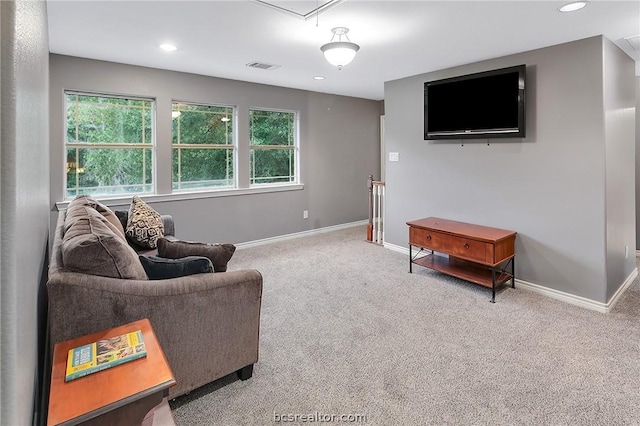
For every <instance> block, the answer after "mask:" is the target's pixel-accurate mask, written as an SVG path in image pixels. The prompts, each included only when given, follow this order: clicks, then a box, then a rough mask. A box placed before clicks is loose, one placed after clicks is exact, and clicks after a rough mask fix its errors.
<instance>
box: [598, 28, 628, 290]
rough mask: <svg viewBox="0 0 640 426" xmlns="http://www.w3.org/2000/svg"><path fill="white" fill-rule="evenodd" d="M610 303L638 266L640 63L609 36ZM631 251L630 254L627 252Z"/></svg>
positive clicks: (606, 96)
mask: <svg viewBox="0 0 640 426" xmlns="http://www.w3.org/2000/svg"><path fill="white" fill-rule="evenodd" d="M603 42H604V43H603V52H604V84H603V86H604V124H605V156H606V164H605V170H606V193H605V194H606V212H607V213H606V214H607V217H606V225H607V227H606V235H607V293H606V296H607V300H609V299H610V298H611V296H613V295H614V294H615V292H616V291H617V290H618V288H620V283H622V282H624V280H625V279H626V278H627V277H628V276H629V275H630V274H631V272H632V271H633V269H634V268H635V267H636V262H635V253H634V250H633V248H634V247H635V246H636V241H635V236H636V230H635V226H636V224H635V216H636V200H635V195H636V194H635V155H636V154H635V103H636V97H635V63H634V62H633V61H632V60H631V59H630V58H629V56H628V55H627V54H626V53H624V52H623V51H622V50H620V49H619V48H618V47H617V46H616V45H615V44H613V43H612V42H611V41H609V40H607V39H604V38H603ZM625 247H626V250H625Z"/></svg>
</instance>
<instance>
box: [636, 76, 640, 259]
mask: <svg viewBox="0 0 640 426" xmlns="http://www.w3.org/2000/svg"><path fill="white" fill-rule="evenodd" d="M636 250H640V75H639V76H636Z"/></svg>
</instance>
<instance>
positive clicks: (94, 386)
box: [47, 319, 176, 425]
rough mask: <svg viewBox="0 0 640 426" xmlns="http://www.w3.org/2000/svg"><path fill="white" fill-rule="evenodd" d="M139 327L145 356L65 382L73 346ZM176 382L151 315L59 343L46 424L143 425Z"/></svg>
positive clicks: (56, 350) (54, 354)
mask: <svg viewBox="0 0 640 426" xmlns="http://www.w3.org/2000/svg"><path fill="white" fill-rule="evenodd" d="M136 330H142V335H143V338H144V343H145V346H146V348H147V356H146V357H144V358H140V359H137V360H134V361H130V362H127V363H125V364H121V365H117V366H115V367H111V368H109V369H107V370H104V371H100V372H97V373H93V374H90V375H88V376H85V377H81V378H79V379H75V380H72V381H70V382H65V381H64V377H65V371H66V364H67V354H68V352H69V350H70V349H72V348H75V347H77V346H81V345H85V344H88V343H92V342H95V341H97V340H99V339H104V338H109V337H114V336H118V335H121V334H125V333H129V332H132V331H136ZM175 383H176V381H175V379H174V377H173V372H172V371H171V367H169V364H168V363H167V360H166V358H165V356H164V352H163V351H162V348H161V347H160V345H159V343H158V340H157V338H156V334H155V332H154V331H153V329H152V328H151V323H150V322H149V320H148V319H142V320H139V321H135V322H132V323H129V324H126V325H122V326H120V327H115V328H111V329H109V330H104V331H101V332H98V333H94V334H90V335H88V336H83V337H79V338H77V339H73V340H67V341H66V342H61V343H57V344H56V345H55V347H54V350H53V369H52V372H51V390H50V396H49V416H48V420H47V424H48V425H77V424H83V423H90V424H91V425H116V424H118V425H119V424H127V425H140V424H142V421H143V419H144V418H145V416H146V415H147V413H149V411H150V410H152V409H153V408H154V407H156V406H158V405H159V404H161V403H162V402H163V398H164V397H166V396H168V394H169V387H171V386H173V385H175Z"/></svg>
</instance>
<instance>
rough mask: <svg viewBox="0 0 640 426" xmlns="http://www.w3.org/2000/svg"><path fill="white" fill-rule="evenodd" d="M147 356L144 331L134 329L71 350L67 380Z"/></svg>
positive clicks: (68, 359)
mask: <svg viewBox="0 0 640 426" xmlns="http://www.w3.org/2000/svg"><path fill="white" fill-rule="evenodd" d="M145 356H147V348H146V347H145V346H144V340H143V338H142V331H141V330H138V331H133V332H131V333H127V334H123V335H120V336H116V337H111V338H109V339H101V340H98V341H97V342H93V343H90V344H88V345H83V346H78V347H77V348H73V349H71V350H69V355H68V358H67V373H66V375H65V379H64V381H65V382H68V381H70V380H74V379H77V378H79V377H83V376H86V375H89V374H92V373H96V372H98V371H102V370H106V369H107V368H111V367H114V366H116V365H120V364H124V363H125V362H129V361H133V360H135V359H138V358H143V357H145Z"/></svg>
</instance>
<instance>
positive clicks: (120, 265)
mask: <svg viewBox="0 0 640 426" xmlns="http://www.w3.org/2000/svg"><path fill="white" fill-rule="evenodd" d="M72 210H73V211H72V212H69V210H67V216H66V218H65V225H67V222H68V223H69V227H68V228H67V229H66V230H65V233H64V237H63V239H62V263H63V264H64V268H65V269H67V270H69V271H73V272H82V273H85V274H91V275H100V276H103V277H111V278H126V279H136V280H146V279H147V274H146V273H145V271H144V268H143V267H142V264H141V263H140V260H139V259H138V255H137V253H136V252H135V251H134V250H133V249H132V248H131V247H129V245H128V244H127V243H126V241H124V240H123V239H122V238H120V237H119V236H117V235H116V233H114V232H113V230H112V229H111V228H110V226H109V225H110V224H108V222H107V220H106V219H105V218H104V217H103V216H102V215H101V214H100V213H98V212H97V211H96V210H94V209H93V208H91V206H75V207H74V208H73V209H72ZM70 213H72V214H70Z"/></svg>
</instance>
